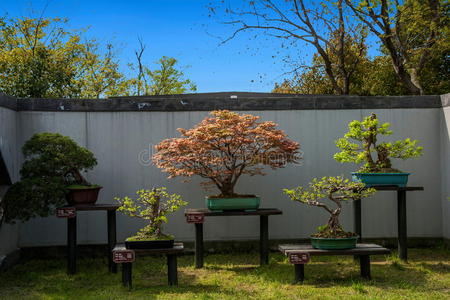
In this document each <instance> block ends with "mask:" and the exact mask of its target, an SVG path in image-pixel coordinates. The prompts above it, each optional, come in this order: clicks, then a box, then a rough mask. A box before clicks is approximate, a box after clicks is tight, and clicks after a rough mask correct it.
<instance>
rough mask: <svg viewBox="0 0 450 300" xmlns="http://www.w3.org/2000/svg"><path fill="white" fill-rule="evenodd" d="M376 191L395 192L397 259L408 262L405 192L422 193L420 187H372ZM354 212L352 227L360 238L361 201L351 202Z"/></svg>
mask: <svg viewBox="0 0 450 300" xmlns="http://www.w3.org/2000/svg"><path fill="white" fill-rule="evenodd" d="M373 188H374V189H376V190H377V191H396V192H397V237H398V257H399V258H400V259H402V260H403V261H407V260H408V243H407V240H408V235H407V223H406V192H408V191H423V190H424V188H423V187H422V186H408V187H398V186H374V187H373ZM353 210H354V226H355V232H356V233H357V234H358V235H359V237H360V241H361V238H362V225H361V223H362V220H361V219H362V217H361V200H356V201H354V202H353Z"/></svg>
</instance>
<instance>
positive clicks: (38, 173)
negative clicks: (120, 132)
mask: <svg viewBox="0 0 450 300" xmlns="http://www.w3.org/2000/svg"><path fill="white" fill-rule="evenodd" d="M22 152H23V155H24V157H25V161H24V163H23V165H22V168H21V170H20V175H21V180H20V181H18V182H17V183H15V184H13V185H12V186H11V187H10V189H9V190H8V191H7V193H6V195H5V198H4V201H3V202H2V205H3V208H4V211H5V220H6V222H13V221H14V220H16V219H17V220H21V221H26V220H28V219H30V218H33V217H36V216H41V217H45V216H48V215H49V214H51V213H53V210H54V208H55V207H56V206H61V205H63V204H64V202H65V194H66V191H67V189H66V187H67V186H68V185H71V184H78V185H89V183H88V182H87V181H86V179H85V178H84V176H83V175H82V172H84V171H86V170H88V169H92V168H93V167H94V166H95V165H96V164H97V160H96V159H95V157H94V155H93V154H92V152H91V151H89V150H87V149H86V148H83V147H80V146H79V145H78V144H77V143H76V142H74V141H73V140H72V139H71V138H69V137H67V136H63V135H61V134H58V133H38V134H35V135H33V136H32V137H31V139H29V140H28V141H27V142H26V143H25V144H24V146H23V147H22Z"/></svg>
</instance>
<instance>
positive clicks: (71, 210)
mask: <svg viewBox="0 0 450 300" xmlns="http://www.w3.org/2000/svg"><path fill="white" fill-rule="evenodd" d="M76 215H77V212H76V210H75V207H61V208H58V209H57V210H56V216H57V217H58V218H75V217H76Z"/></svg>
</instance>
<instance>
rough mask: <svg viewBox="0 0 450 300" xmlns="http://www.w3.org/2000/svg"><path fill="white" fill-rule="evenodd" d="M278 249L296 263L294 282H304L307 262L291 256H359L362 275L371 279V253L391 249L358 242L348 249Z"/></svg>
mask: <svg viewBox="0 0 450 300" xmlns="http://www.w3.org/2000/svg"><path fill="white" fill-rule="evenodd" d="M278 249H279V250H280V251H281V253H283V254H285V255H286V256H288V257H289V261H290V262H291V263H292V264H294V271H295V272H294V275H295V276H294V283H302V282H303V280H304V279H305V263H304V262H301V263H297V262H295V261H294V260H293V259H292V258H291V256H292V255H295V256H299V255H302V254H305V253H306V254H307V255H308V256H313V255H352V256H357V257H359V265H360V269H361V277H363V278H365V279H371V275H370V255H379V254H389V253H390V252H391V251H390V250H389V249H386V248H383V247H381V246H379V245H375V244H357V245H356V248H354V249H346V250H320V249H314V248H313V247H312V246H311V245H307V244H305V245H280V246H279V247H278Z"/></svg>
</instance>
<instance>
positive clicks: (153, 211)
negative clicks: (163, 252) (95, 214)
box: [115, 187, 187, 249]
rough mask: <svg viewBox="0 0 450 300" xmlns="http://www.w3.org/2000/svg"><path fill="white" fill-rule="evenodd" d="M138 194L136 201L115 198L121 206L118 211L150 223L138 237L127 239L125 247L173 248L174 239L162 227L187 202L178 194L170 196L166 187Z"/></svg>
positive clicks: (139, 232)
mask: <svg viewBox="0 0 450 300" xmlns="http://www.w3.org/2000/svg"><path fill="white" fill-rule="evenodd" d="M136 194H137V198H136V199H132V198H130V197H124V198H118V197H116V198H115V199H116V200H117V201H118V202H119V203H120V204H121V207H120V208H119V209H118V211H121V212H123V213H124V214H126V215H128V216H130V217H134V218H139V219H143V220H145V221H146V222H147V223H148V224H147V225H146V226H144V227H143V228H142V229H140V230H139V231H138V232H137V233H136V235H134V236H131V237H129V238H127V239H126V240H125V246H126V247H127V248H128V249H157V248H172V247H173V244H174V237H173V235H170V234H165V233H163V232H162V225H163V223H167V221H168V220H167V215H168V214H170V213H173V212H175V211H177V210H178V209H180V207H181V206H185V205H186V204H187V202H185V201H183V200H182V199H181V196H179V195H177V194H169V193H168V192H167V189H166V188H165V187H160V188H153V189H151V190H139V191H137V192H136Z"/></svg>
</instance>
